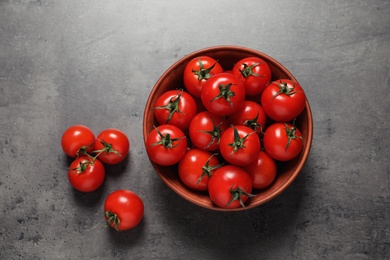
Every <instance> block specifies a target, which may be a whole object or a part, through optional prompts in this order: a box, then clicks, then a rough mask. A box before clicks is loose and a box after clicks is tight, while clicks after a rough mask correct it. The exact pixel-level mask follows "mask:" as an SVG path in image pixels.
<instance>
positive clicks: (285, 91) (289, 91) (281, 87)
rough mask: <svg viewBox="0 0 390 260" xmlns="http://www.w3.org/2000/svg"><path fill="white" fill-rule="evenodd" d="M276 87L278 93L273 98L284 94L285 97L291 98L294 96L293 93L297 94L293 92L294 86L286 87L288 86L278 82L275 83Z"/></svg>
mask: <svg viewBox="0 0 390 260" xmlns="http://www.w3.org/2000/svg"><path fill="white" fill-rule="evenodd" d="M277 85H278V87H279V91H278V92H277V93H276V94H275V95H274V96H273V97H276V96H279V95H280V94H285V95H288V96H291V95H294V94H295V93H297V92H296V91H295V86H293V87H288V84H287V83H286V82H283V81H281V80H280V82H279V83H277Z"/></svg>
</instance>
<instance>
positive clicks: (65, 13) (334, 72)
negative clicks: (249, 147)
mask: <svg viewBox="0 0 390 260" xmlns="http://www.w3.org/2000/svg"><path fill="white" fill-rule="evenodd" d="M219 44H234V45H241V46H246V47H250V48H253V49H257V50H259V51H262V52H264V53H267V54H269V55H270V56H272V57H274V58H275V59H277V60H278V61H280V62H281V63H282V64H284V65H285V67H287V69H289V70H290V71H291V72H292V73H293V74H294V75H295V76H296V78H297V79H298V81H299V82H300V83H301V85H302V86H303V87H304V89H305V90H306V93H307V96H308V98H309V101H310V104H311V108H312V110H313V116H314V139H313V146H312V150H311V154H310V157H309V159H308V161H307V164H306V166H305V167H304V170H303V171H302V173H301V175H300V176H299V177H298V178H297V179H296V181H295V182H294V183H293V184H292V186H290V187H289V188H288V190H287V191H286V192H284V193H283V194H282V195H280V196H279V197H278V198H276V199H275V200H273V201H271V202H269V203H267V204H265V205H264V206H262V207H258V208H255V209H252V210H248V211H243V212H237V213H222V212H213V211H208V210H206V209H203V208H200V207H198V206H195V205H192V204H190V203H189V202H187V201H185V200H184V199H182V198H181V197H179V196H178V195H176V194H175V193H174V192H172V191H171V190H170V189H168V188H167V187H166V186H165V184H163V182H162V181H161V180H160V179H159V177H158V176H157V175H156V174H155V172H154V171H153V169H152V167H151V165H150V163H149V161H148V158H147V155H146V153H145V149H144V146H143V141H142V115H143V109H144V106H145V102H146V100H147V97H148V94H149V92H150V90H151V88H152V87H153V84H154V83H155V82H156V81H157V79H158V77H159V76H160V75H161V74H162V73H163V72H164V71H165V70H166V69H167V68H168V67H169V66H170V65H171V64H172V63H173V62H175V61H176V60H177V59H179V58H181V57H183V56H184V55H186V54H188V53H190V52H192V51H195V50H197V49H200V48H203V47H207V46H213V45H219ZM389 71H390V2H389V1H386V0H382V1H380V0H373V1H363V0H356V1H352V0H347V1H335V0H333V1H331V0H327V1H320V0H315V1H309V0H302V1H288V0H283V1H273V0H272V1H271V0H269V1H268V0H267V1H197V2H191V3H189V2H187V1H178V0H176V1H158V0H155V1H146V0H145V1H141V0H137V1H101V0H97V1H85V0H78V1H75V0H69V1H45V0H42V1H40V0H35V1H33V0H15V1H11V0H9V1H7V0H1V1H0V116H1V121H0V122H1V123H0V124H1V125H0V150H1V161H0V168H1V174H0V207H1V213H0V217H1V224H0V258H1V259H22V258H23V259H92V258H93V259H182V258H183V257H184V256H185V257H186V258H188V259H225V258H235V259H259V258H261V259H385V258H386V257H389V255H390V192H389V186H390V167H389V163H388V160H389V158H390V150H389V147H390V135H389V130H390V121H389V120H390V116H389V114H390V106H389V100H390V95H389V93H390V91H389V90H390V89H389V87H390V73H389ZM73 124H85V125H87V126H89V127H90V128H91V129H93V131H94V132H95V133H96V134H97V133H99V132H100V131H101V130H103V129H105V128H108V127H117V128H119V129H122V130H123V131H124V132H126V133H127V134H128V136H129V138H130V141H131V149H130V156H129V157H128V159H127V160H126V161H125V163H123V164H121V165H119V166H115V167H109V172H108V176H107V179H106V182H105V184H104V186H103V187H102V188H101V189H99V190H98V191H97V192H94V193H91V194H81V193H78V192H75V191H74V190H73V189H72V188H71V187H70V185H69V183H68V180H67V175H66V170H67V167H68V165H69V163H70V160H69V159H67V157H66V156H65V155H64V154H63V152H62V150H61V146H60V138H61V135H62V133H63V131H64V130H65V129H66V128H67V127H69V126H70V125H73ZM120 188H127V189H131V190H133V191H135V192H137V193H139V195H140V196H141V197H142V198H143V200H144V203H145V207H146V208H145V216H144V219H143V221H142V222H141V224H140V225H139V226H138V227H137V228H135V229H133V230H131V231H129V232H124V233H118V232H115V231H114V230H112V229H108V228H105V225H104V220H103V208H102V205H103V203H104V199H105V197H106V196H107V195H108V194H109V193H110V192H111V191H113V190H115V189H120Z"/></svg>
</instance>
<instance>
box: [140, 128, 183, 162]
mask: <svg viewBox="0 0 390 260" xmlns="http://www.w3.org/2000/svg"><path fill="white" fill-rule="evenodd" d="M168 137H169V138H170V140H171V142H170V143H169V140H167V138H168ZM168 143H169V144H168ZM145 146H146V152H147V153H148V156H149V158H150V160H152V161H153V162H155V163H157V164H159V165H162V166H170V165H174V164H176V163H178V162H179V161H180V159H181V158H182V157H183V156H184V154H185V152H186V150H187V138H186V136H185V134H184V133H183V131H182V130H181V129H180V128H178V127H176V126H174V125H166V124H165V125H160V126H158V127H157V128H155V129H153V130H152V131H151V132H150V133H149V135H148V137H147V138H146V142H145Z"/></svg>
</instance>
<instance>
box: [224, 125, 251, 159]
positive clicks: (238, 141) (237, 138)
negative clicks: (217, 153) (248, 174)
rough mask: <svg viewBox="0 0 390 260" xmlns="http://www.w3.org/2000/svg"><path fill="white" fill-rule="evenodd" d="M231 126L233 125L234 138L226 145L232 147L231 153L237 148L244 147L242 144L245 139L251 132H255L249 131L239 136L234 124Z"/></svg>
mask: <svg viewBox="0 0 390 260" xmlns="http://www.w3.org/2000/svg"><path fill="white" fill-rule="evenodd" d="M232 127H233V133H234V140H233V142H232V143H230V144H228V146H231V147H233V151H232V153H231V154H233V153H235V152H237V151H238V150H239V149H242V148H246V146H245V145H244V142H245V140H246V139H247V138H248V137H249V136H250V135H251V134H253V133H255V132H251V133H249V134H247V135H245V136H244V137H243V138H241V137H240V135H239V133H238V131H237V128H236V127H235V126H234V125H232Z"/></svg>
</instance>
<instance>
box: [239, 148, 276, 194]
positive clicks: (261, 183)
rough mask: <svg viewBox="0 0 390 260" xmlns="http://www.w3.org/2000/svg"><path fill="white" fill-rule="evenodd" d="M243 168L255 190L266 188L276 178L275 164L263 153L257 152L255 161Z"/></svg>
mask: <svg viewBox="0 0 390 260" xmlns="http://www.w3.org/2000/svg"><path fill="white" fill-rule="evenodd" d="M243 168H244V170H245V171H246V172H247V173H248V174H249V175H250V176H251V178H252V185H253V188H255V189H265V188H267V187H268V186H270V185H271V184H272V183H273V182H274V180H275V178H276V172H277V167H276V163H275V161H274V159H272V158H271V156H269V155H268V154H267V153H266V152H264V151H259V152H258V154H257V159H256V160H254V161H253V162H252V163H251V164H249V165H247V166H244V167H243Z"/></svg>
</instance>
